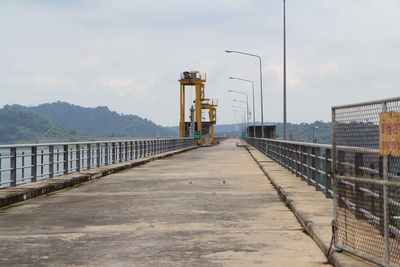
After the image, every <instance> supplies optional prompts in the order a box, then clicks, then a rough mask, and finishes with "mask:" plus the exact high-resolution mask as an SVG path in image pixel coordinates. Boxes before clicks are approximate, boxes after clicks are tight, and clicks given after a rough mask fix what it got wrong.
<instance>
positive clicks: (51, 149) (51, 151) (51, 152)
mask: <svg viewBox="0 0 400 267" xmlns="http://www.w3.org/2000/svg"><path fill="white" fill-rule="evenodd" d="M53 177H54V146H53V145H50V146H49V178H53Z"/></svg>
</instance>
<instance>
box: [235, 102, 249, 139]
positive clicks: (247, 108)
mask: <svg viewBox="0 0 400 267" xmlns="http://www.w3.org/2000/svg"><path fill="white" fill-rule="evenodd" d="M232 100H233V101H235V102H240V103H243V104H246V132H247V133H248V132H249V102H248V100H246V101H242V100H238V99H232Z"/></svg>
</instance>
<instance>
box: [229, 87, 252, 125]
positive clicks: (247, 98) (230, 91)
mask: <svg viewBox="0 0 400 267" xmlns="http://www.w3.org/2000/svg"><path fill="white" fill-rule="evenodd" d="M228 92H229V93H237V94H242V95H246V102H244V101H241V100H236V99H233V101H237V102H242V103H246V108H247V116H246V119H247V127H248V126H249V114H250V113H249V95H248V94H247V93H245V92H240V91H234V90H228Z"/></svg>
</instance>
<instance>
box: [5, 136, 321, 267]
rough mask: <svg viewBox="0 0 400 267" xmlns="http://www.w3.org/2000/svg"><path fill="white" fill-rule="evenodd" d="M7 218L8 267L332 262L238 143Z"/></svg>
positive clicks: (13, 210)
mask: <svg viewBox="0 0 400 267" xmlns="http://www.w3.org/2000/svg"><path fill="white" fill-rule="evenodd" d="M0 217H1V220H0V242H1V246H0V254H1V257H0V264H1V265H4V266H12V265H18V266H21V265H25V264H26V265H35V266H41V265H43V266H44V265H46V266H48V265H52V266H60V265H75V266H149V265H154V266H252V265H260V266H322V265H325V264H323V262H325V261H326V258H325V256H324V255H323V253H322V252H321V251H320V249H319V248H318V247H317V245H316V244H315V243H314V242H313V241H312V240H311V238H310V237H309V236H307V235H306V234H305V233H304V232H303V229H302V227H301V225H300V224H299V223H298V221H297V220H296V218H295V216H294V215H293V214H292V212H291V211H290V210H289V209H288V208H287V207H286V206H285V204H284V203H283V202H281V200H280V199H279V197H278V195H277V193H276V191H275V189H274V188H273V187H272V185H271V184H270V183H269V182H268V180H266V177H265V175H264V174H263V173H262V171H261V170H260V169H259V167H258V166H257V164H256V163H255V162H254V160H253V159H252V158H251V157H250V156H249V154H248V152H247V151H246V150H245V149H243V148H238V147H236V142H235V141H233V140H228V141H225V142H223V143H222V144H221V145H218V146H215V147H208V148H199V149H196V150H193V151H190V152H187V153H183V154H180V155H176V156H174V157H172V158H167V159H163V160H158V161H153V162H151V163H148V164H146V165H143V166H141V167H137V168H133V169H130V170H127V171H124V172H121V173H118V174H113V175H110V176H108V177H105V178H103V179H100V180H97V181H93V182H89V183H86V184H83V185H80V186H77V187H74V188H71V189H67V190H62V191H59V192H57V193H53V194H50V195H48V196H44V197H38V198H35V199H31V200H28V201H26V202H23V203H20V204H18V205H14V206H12V207H9V208H6V209H2V210H0ZM325 266H326V265H325Z"/></svg>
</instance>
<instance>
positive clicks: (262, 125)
mask: <svg viewBox="0 0 400 267" xmlns="http://www.w3.org/2000/svg"><path fill="white" fill-rule="evenodd" d="M225 52H226V53H236V54H241V55H245V56H251V57H256V58H258V60H259V62H260V94H261V100H260V102H261V137H262V138H264V108H263V90H262V88H263V87H262V63H261V57H260V56H259V55H255V54H250V53H245V52H240V51H234V50H225Z"/></svg>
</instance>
